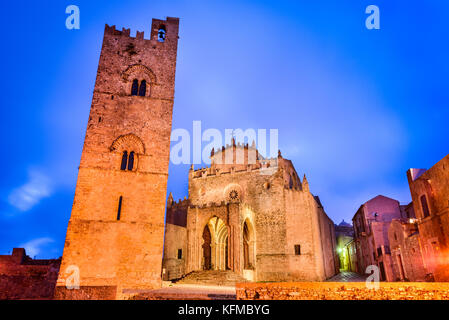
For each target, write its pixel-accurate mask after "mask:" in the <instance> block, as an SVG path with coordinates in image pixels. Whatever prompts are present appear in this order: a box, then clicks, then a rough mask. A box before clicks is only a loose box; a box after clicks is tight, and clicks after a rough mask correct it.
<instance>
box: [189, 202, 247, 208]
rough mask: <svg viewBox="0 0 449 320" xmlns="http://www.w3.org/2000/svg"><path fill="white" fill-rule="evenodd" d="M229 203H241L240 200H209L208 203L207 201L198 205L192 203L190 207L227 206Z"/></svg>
mask: <svg viewBox="0 0 449 320" xmlns="http://www.w3.org/2000/svg"><path fill="white" fill-rule="evenodd" d="M228 204H230V205H232V204H237V205H238V204H239V202H238V201H237V200H236V201H228V202H227V201H224V200H223V201H220V202H208V203H205V204H198V205H195V204H191V205H190V206H189V208H190V209H194V208H198V209H204V208H218V207H224V206H226V205H228Z"/></svg>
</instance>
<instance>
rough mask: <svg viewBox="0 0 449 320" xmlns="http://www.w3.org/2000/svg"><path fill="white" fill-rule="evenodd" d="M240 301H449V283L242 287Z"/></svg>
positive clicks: (315, 283) (261, 284) (354, 283)
mask: <svg viewBox="0 0 449 320" xmlns="http://www.w3.org/2000/svg"><path fill="white" fill-rule="evenodd" d="M236 292H237V300H449V283H436V282H432V283H425V282H407V283H405V282H381V283H380V287H379V289H378V290H375V289H368V288H367V287H366V284H365V283H364V282H347V283H342V282H291V283H240V284H237V285H236Z"/></svg>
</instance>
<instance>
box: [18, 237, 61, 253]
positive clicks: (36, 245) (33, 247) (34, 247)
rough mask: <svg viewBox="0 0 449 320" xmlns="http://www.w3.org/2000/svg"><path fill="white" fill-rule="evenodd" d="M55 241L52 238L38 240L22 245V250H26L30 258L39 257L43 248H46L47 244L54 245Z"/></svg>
mask: <svg viewBox="0 0 449 320" xmlns="http://www.w3.org/2000/svg"><path fill="white" fill-rule="evenodd" d="M52 242H54V240H53V239H52V238H45V237H44V238H37V239H34V240H31V241H28V242H26V243H23V244H21V245H20V246H19V247H20V248H25V251H26V253H27V255H29V256H30V257H35V256H37V255H38V254H39V253H40V252H41V250H42V246H45V245H46V244H49V243H52Z"/></svg>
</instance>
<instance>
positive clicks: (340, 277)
mask: <svg viewBox="0 0 449 320" xmlns="http://www.w3.org/2000/svg"><path fill="white" fill-rule="evenodd" d="M365 281H366V277H364V276H362V275H361V274H358V273H355V272H349V271H342V272H340V273H339V274H337V275H335V276H333V277H332V278H330V279H328V280H327V282H365Z"/></svg>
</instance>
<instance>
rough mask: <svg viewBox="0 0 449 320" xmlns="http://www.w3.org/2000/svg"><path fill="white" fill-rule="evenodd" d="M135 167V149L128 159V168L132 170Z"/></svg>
mask: <svg viewBox="0 0 449 320" xmlns="http://www.w3.org/2000/svg"><path fill="white" fill-rule="evenodd" d="M133 167H134V151H131V152H130V154H129V159H128V170H129V171H132V170H133Z"/></svg>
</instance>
